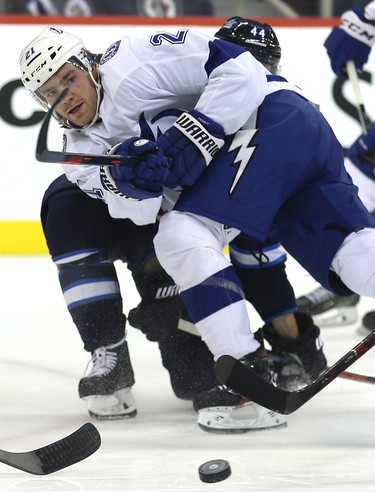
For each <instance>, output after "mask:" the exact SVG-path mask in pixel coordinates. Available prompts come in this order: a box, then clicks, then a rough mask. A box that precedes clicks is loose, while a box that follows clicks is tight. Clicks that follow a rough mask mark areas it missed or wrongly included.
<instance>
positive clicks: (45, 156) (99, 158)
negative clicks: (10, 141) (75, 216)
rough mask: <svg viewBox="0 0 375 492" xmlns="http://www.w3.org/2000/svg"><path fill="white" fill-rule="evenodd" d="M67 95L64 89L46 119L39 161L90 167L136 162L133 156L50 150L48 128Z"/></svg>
mask: <svg viewBox="0 0 375 492" xmlns="http://www.w3.org/2000/svg"><path fill="white" fill-rule="evenodd" d="M67 93H68V89H64V90H63V92H62V93H61V94H60V96H59V97H58V98H57V100H56V101H55V103H54V104H53V106H52V107H51V108H50V109H49V111H48V113H47V115H46V117H45V118H44V121H43V124H42V126H41V129H40V131H39V136H38V141H37V144H36V152H35V157H36V159H37V161H39V162H49V163H58V164H89V165H90V166H121V165H124V164H125V163H128V164H129V161H131V160H133V162H134V157H131V156H129V157H125V156H121V155H104V154H80V153H73V152H59V151H56V150H49V149H48V143H47V141H48V128H49V124H50V121H51V118H52V116H53V112H54V110H55V107H56V106H57V105H58V104H59V103H60V102H61V101H62V100H63V99H64V97H65V96H66V95H67Z"/></svg>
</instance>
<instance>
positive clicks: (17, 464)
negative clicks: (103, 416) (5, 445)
mask: <svg viewBox="0 0 375 492" xmlns="http://www.w3.org/2000/svg"><path fill="white" fill-rule="evenodd" d="M100 444H101V439H100V434H99V432H98V430H97V429H96V427H95V426H94V425H93V424H90V423H87V424H84V425H83V426H82V427H80V428H79V429H78V430H76V431H75V432H73V434H70V435H69V436H67V437H64V438H63V439H60V440H59V441H56V442H54V443H52V444H49V445H48V446H44V447H43V448H39V449H35V450H34V451H27V452H25V453H11V452H9V451H4V450H2V449H0V462H1V463H4V464H6V465H9V466H13V467H14V468H18V469H19V470H22V471H25V472H27V473H32V474H33V475H48V474H49V473H53V472H56V471H58V470H61V469H62V468H66V467H67V466H70V465H73V464H74V463H77V462H78V461H82V460H84V459H85V458H87V457H88V456H90V455H91V454H93V453H95V451H96V450H97V449H99V447H100Z"/></svg>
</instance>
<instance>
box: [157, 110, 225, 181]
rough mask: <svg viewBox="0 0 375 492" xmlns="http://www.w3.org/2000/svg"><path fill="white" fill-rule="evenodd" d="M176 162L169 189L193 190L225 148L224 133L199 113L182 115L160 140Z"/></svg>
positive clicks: (171, 173)
mask: <svg viewBox="0 0 375 492" xmlns="http://www.w3.org/2000/svg"><path fill="white" fill-rule="evenodd" d="M157 144H158V147H160V148H162V149H163V151H164V155H165V156H167V157H170V158H171V159H172V164H171V167H170V173H169V175H168V176H167V179H166V181H165V182H164V184H165V186H167V187H169V188H175V187H176V186H191V185H193V184H194V183H195V181H196V180H197V179H198V177H199V176H200V175H201V174H202V172H203V171H204V169H205V168H206V166H208V164H209V163H210V162H211V160H212V158H213V156H214V155H215V153H216V152H217V151H218V150H219V149H220V148H221V147H222V146H223V145H224V129H223V127H222V126H221V125H220V124H219V123H216V122H215V121H213V120H211V119H210V118H208V117H207V116H205V115H204V114H202V113H200V112H199V111H196V110H192V111H189V112H187V113H182V114H181V116H180V117H179V118H178V119H177V120H176V121H175V123H174V124H173V126H171V128H169V129H168V130H167V131H166V132H165V133H164V134H163V135H161V136H160V137H159V138H158V140H157Z"/></svg>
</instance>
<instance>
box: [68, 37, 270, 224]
mask: <svg viewBox="0 0 375 492" xmlns="http://www.w3.org/2000/svg"><path fill="white" fill-rule="evenodd" d="M99 73H100V77H101V83H102V86H103V98H102V101H101V104H100V108H99V115H100V120H99V121H98V122H97V123H96V124H94V125H93V126H91V127H90V128H88V129H83V130H67V131H66V132H65V135H64V139H65V142H64V147H65V150H66V151H70V152H82V153H94V154H95V153H105V152H106V151H107V150H108V149H109V148H110V147H112V146H113V145H115V144H117V143H119V142H121V141H123V140H125V139H127V138H130V137H134V136H142V137H143V138H149V139H156V138H157V137H158V136H159V135H160V133H162V132H164V131H165V130H166V129H167V128H169V127H170V126H172V124H173V123H174V121H175V120H176V119H177V117H178V116H179V113H178V110H179V111H180V112H181V110H182V111H184V110H191V109H193V108H195V109H197V110H198V111H200V112H202V113H204V114H206V115H207V116H208V117H209V118H212V119H213V120H214V121H216V122H218V123H220V124H221V125H222V126H223V128H224V131H225V133H226V134H233V133H235V132H236V131H237V130H238V129H239V128H241V127H242V126H243V125H244V124H245V122H247V121H248V120H249V118H250V117H251V115H252V114H253V113H254V112H255V110H256V109H257V107H258V106H259V105H260V104H261V102H262V101H263V99H264V97H265V95H266V94H267V93H268V92H269V91H270V85H269V84H268V82H267V74H269V72H267V70H266V69H265V68H264V67H263V66H262V65H261V64H260V63H259V62H258V61H257V60H256V59H255V58H254V57H253V56H252V55H251V54H250V53H249V52H244V51H243V50H242V49H241V48H239V47H238V46H237V45H235V44H232V43H227V42H225V41H222V40H218V39H215V38H211V37H210V36H207V35H206V34H205V33H202V32H200V31H195V30H187V29H181V30H176V31H174V32H170V33H166V32H142V33H140V34H136V35H132V36H125V37H123V38H121V39H120V40H118V41H117V42H115V43H114V44H112V45H111V46H110V47H109V48H108V50H107V52H106V53H105V55H104V56H103V58H102V60H101V62H100V66H99ZM272 90H273V89H272ZM64 171H65V172H66V175H67V177H68V179H69V180H70V181H72V182H75V183H77V184H78V185H79V186H80V188H81V189H82V190H84V191H85V192H87V193H89V194H90V195H91V196H94V197H97V198H101V199H103V200H104V201H105V202H106V203H107V204H108V208H109V212H110V214H111V215H112V216H113V217H117V218H130V219H131V220H133V221H134V222H135V223H136V224H145V223H150V222H153V221H154V220H155V218H156V215H157V212H158V210H159V207H160V204H161V197H158V198H153V199H148V200H143V201H135V200H129V199H123V198H121V197H118V196H116V195H114V194H111V193H110V192H108V191H107V190H106V189H104V188H103V186H102V184H101V181H100V176H99V168H98V167H95V166H72V165H66V166H64Z"/></svg>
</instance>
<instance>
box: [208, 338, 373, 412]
mask: <svg viewBox="0 0 375 492" xmlns="http://www.w3.org/2000/svg"><path fill="white" fill-rule="evenodd" d="M374 345H375V331H373V332H372V333H370V334H369V335H368V336H367V337H366V338H364V339H363V340H362V341H361V342H359V343H358V344H357V345H356V346H355V347H354V348H353V349H352V350H350V351H349V352H348V353H347V354H345V355H344V356H343V357H342V358H341V359H340V360H338V361H337V362H336V363H335V364H334V365H333V366H331V367H330V368H329V369H328V370H327V371H325V372H324V373H323V374H322V375H321V376H319V377H318V378H317V379H316V380H315V381H313V382H312V383H311V384H309V385H307V386H305V387H304V388H302V389H300V390H297V391H286V390H281V389H279V388H276V387H275V386H273V385H272V384H269V383H267V382H266V381H265V380H264V379H262V378H261V377H260V376H258V374H256V373H255V372H254V371H253V370H252V369H250V368H249V367H247V366H246V365H245V364H243V363H242V362H240V361H239V360H237V359H235V358H234V357H231V356H230V355H223V356H221V357H219V359H218V360H217V361H216V364H215V374H216V377H217V378H218V380H219V381H220V382H221V383H222V384H225V385H226V386H228V387H229V388H230V389H232V390H233V391H235V392H236V393H239V394H240V395H242V396H244V397H246V398H249V399H250V400H252V401H254V402H255V403H258V405H261V406H262V407H266V408H268V409H270V410H273V411H274V412H277V413H281V414H284V415H288V414H290V413H293V412H295V411H296V410H298V409H299V408H300V407H301V406H302V405H304V404H305V403H306V402H308V401H309V400H310V399H311V398H312V397H313V396H315V395H316V394H318V393H319V392H320V391H321V390H322V389H323V388H325V387H326V386H327V385H328V384H329V383H330V382H331V381H333V380H334V379H335V378H336V377H337V376H339V375H340V374H341V373H342V372H343V371H345V369H346V368H348V367H349V366H351V365H352V364H353V363H354V362H355V361H356V360H358V359H359V358H360V357H362V355H364V354H365V353H366V352H367V351H368V350H370V349H371V348H372V347H373V346H374Z"/></svg>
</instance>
